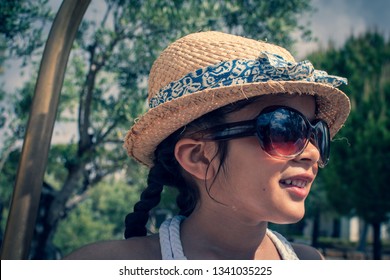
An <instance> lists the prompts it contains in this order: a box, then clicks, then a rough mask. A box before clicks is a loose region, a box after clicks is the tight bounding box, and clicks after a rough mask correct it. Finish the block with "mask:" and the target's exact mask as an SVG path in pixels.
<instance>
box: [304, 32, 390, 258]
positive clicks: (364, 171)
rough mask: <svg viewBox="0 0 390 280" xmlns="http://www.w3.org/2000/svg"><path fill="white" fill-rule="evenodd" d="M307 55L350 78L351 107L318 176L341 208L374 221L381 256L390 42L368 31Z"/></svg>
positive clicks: (387, 202) (389, 190) (386, 201)
mask: <svg viewBox="0 0 390 280" xmlns="http://www.w3.org/2000/svg"><path fill="white" fill-rule="evenodd" d="M309 59H310V60H311V61H312V62H313V63H314V64H315V65H316V66H317V67H318V68H324V69H327V70H329V72H331V73H335V74H337V75H340V76H344V77H347V78H348V80H349V84H350V85H349V86H348V87H345V88H343V90H344V91H345V92H346V93H347V94H348V95H349V97H350V98H351V103H352V111H351V114H350V117H349V119H348V120H347V122H346V124H345V127H344V128H343V129H342V130H341V132H340V134H339V135H338V136H337V138H336V139H335V140H334V143H333V146H332V160H331V162H330V164H329V167H327V168H326V169H324V170H323V172H321V174H320V178H321V179H320V180H322V181H323V182H324V183H325V184H326V188H327V190H328V198H329V200H330V202H331V203H332V205H333V206H334V207H335V209H337V210H338V212H339V213H341V214H343V215H358V216H359V217H361V218H362V219H363V220H364V221H366V222H367V223H369V224H371V225H372V228H373V232H374V238H373V242H374V245H373V257H374V259H380V258H381V242H380V240H381V239H380V226H381V224H382V223H384V222H386V221H387V220H388V218H389V214H390V187H389V185H388V181H389V179H390V177H389V170H390V165H389V163H388V161H387V158H388V157H389V156H390V80H389V74H390V42H389V41H388V40H385V38H384V37H383V36H382V35H381V34H378V33H377V32H367V33H366V34H363V35H361V36H359V37H353V36H352V37H350V38H349V39H348V40H347V41H346V43H345V45H344V46H343V47H342V48H341V49H340V50H336V49H334V48H330V49H329V50H327V51H325V52H318V53H315V54H313V55H311V56H310V58H309Z"/></svg>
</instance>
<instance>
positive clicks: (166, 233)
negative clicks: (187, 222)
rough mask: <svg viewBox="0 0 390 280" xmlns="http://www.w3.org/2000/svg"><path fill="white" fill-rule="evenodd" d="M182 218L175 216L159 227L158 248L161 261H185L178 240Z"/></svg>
mask: <svg viewBox="0 0 390 280" xmlns="http://www.w3.org/2000/svg"><path fill="white" fill-rule="evenodd" d="M184 219H185V217H184V216H175V217H173V218H172V219H168V220H166V221H164V222H163V223H162V224H161V226H160V231H159V234H160V246H161V255H162V259H163V260H186V259H187V258H186V257H185V256H184V253H183V246H182V244H181V240H180V224H181V222H182V221H183V220H184Z"/></svg>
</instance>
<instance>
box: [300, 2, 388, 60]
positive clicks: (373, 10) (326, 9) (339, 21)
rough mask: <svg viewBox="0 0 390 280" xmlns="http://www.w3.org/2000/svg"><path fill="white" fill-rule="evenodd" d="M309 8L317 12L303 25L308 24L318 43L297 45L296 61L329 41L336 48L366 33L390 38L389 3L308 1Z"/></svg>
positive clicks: (324, 45) (306, 19)
mask: <svg viewBox="0 0 390 280" xmlns="http://www.w3.org/2000/svg"><path fill="white" fill-rule="evenodd" d="M312 4H313V6H314V7H315V8H316V9H317V11H316V12H315V13H314V14H313V15H312V16H311V17H307V18H305V19H303V21H308V20H310V22H311V24H310V26H311V30H312V33H313V35H314V36H315V37H317V38H318V43H299V44H297V46H296V47H295V48H296V49H297V57H304V56H305V55H307V54H308V53H310V52H311V51H314V50H316V49H318V48H319V47H320V46H322V47H326V46H327V44H328V42H329V41H330V40H331V41H332V42H334V43H335V45H336V46H337V47H340V46H342V45H343V44H344V42H345V40H346V39H347V38H348V37H349V36H350V35H352V34H353V35H359V34H361V33H363V32H365V31H366V30H374V29H375V30H378V31H380V32H381V33H382V34H383V35H384V36H385V37H386V38H389V37H390V0H312Z"/></svg>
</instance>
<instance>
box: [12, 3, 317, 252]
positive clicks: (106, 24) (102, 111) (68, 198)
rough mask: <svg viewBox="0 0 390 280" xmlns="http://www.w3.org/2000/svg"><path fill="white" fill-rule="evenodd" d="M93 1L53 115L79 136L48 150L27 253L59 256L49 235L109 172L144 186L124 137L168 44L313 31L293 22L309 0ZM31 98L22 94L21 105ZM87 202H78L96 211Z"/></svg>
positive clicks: (288, 36) (282, 40) (289, 40)
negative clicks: (218, 33)
mask: <svg viewBox="0 0 390 280" xmlns="http://www.w3.org/2000/svg"><path fill="white" fill-rule="evenodd" d="M96 3H99V7H98V10H99V11H98V12H97V11H96V15H95V16H94V17H93V19H89V18H85V19H84V20H83V22H82V24H81V27H80V30H79V33H78V36H77V39H76V42H75V44H74V48H73V51H72V53H71V58H70V62H69V65H68V69H67V73H66V77H65V82H64V86H63V89H62V93H61V101H60V108H59V113H58V121H60V122H75V123H76V124H77V125H76V126H77V129H76V130H77V137H76V138H75V139H73V140H71V141H70V142H69V143H67V145H63V146H60V145H54V146H53V147H52V149H51V151H50V155H49V157H50V158H49V163H48V167H47V176H46V177H45V185H44V191H43V192H42V200H41V208H40V209H41V210H42V211H40V214H39V216H38V221H37V227H36V231H35V236H34V240H33V246H32V254H31V258H36V259H51V258H56V256H57V250H56V249H55V246H53V244H52V243H53V238H54V236H57V240H61V238H60V236H59V235H55V233H56V229H57V228H58V226H59V224H60V221H62V220H63V219H64V218H65V217H70V218H69V219H74V218H72V217H74V216H72V215H71V210H75V208H76V206H77V205H79V202H80V201H82V200H83V199H86V198H87V197H89V196H88V195H89V193H90V191H91V189H92V188H95V187H96V186H98V185H99V183H101V182H102V180H103V179H104V178H106V177H107V176H108V175H110V174H113V173H115V172H118V171H119V170H122V169H126V170H127V175H128V178H129V181H130V182H131V186H132V189H133V190H137V187H138V186H141V184H142V183H141V181H140V179H139V175H140V172H142V171H140V170H141V169H139V168H141V167H137V166H136V165H135V164H134V162H133V161H132V160H130V159H128V158H127V156H126V154H125V151H124V149H123V148H122V139H123V137H124V134H125V132H126V131H127V129H128V128H129V126H130V125H131V124H132V123H133V122H134V119H135V118H136V116H138V115H139V114H140V113H142V112H144V110H145V106H144V102H145V101H144V100H145V97H146V86H145V85H146V81H147V75H148V72H149V69H150V67H151V64H152V62H153V61H154V60H155V58H156V56H157V55H158V54H159V53H160V51H161V50H162V49H163V48H165V47H166V46H167V45H168V44H169V43H170V42H172V41H173V40H175V39H177V38H178V37H181V36H183V35H185V34H187V33H191V32H195V31H198V30H209V29H213V30H224V31H229V32H231V33H236V34H241V35H247V36H251V37H254V38H258V39H263V40H265V39H267V40H269V41H272V42H274V43H277V44H282V45H284V46H286V47H291V45H292V44H293V42H294V40H293V32H292V31H295V30H299V31H301V34H302V36H304V37H306V38H307V37H308V36H309V35H310V32H309V30H308V29H307V28H305V27H303V26H299V25H298V19H299V16H300V15H301V14H302V13H305V12H309V11H310V9H311V8H310V4H309V1H308V0H294V1H289V2H288V3H286V2H285V1H280V0H279V1H276V0H274V1H261V2H256V1H238V0H236V1H226V2H225V1H211V0H209V1H196V0H187V1H180V0H177V1H172V0H160V1H158V0H143V1H119V0H115V1H114V0H107V1H105V2H93V3H92V4H91V5H92V6H91V7H90V8H89V9H92V10H93V9H94V7H93V5H94V4H96ZM29 98H31V97H30V96H29V95H28V94H27V95H23V96H21V99H20V102H19V103H20V104H25V103H28V102H26V100H28V99H29ZM16 107H17V106H16ZM16 107H15V108H16ZM24 112H26V111H24ZM53 178H54V179H53ZM88 201H89V198H88ZM89 203H92V202H89ZM92 205H93V203H92V204H90V207H87V206H82V207H85V208H88V209H92V210H93V211H95V210H96V208H94V207H92ZM123 207H126V206H124V205H123ZM129 208H130V206H128V208H127V210H130V209H129ZM92 210H91V211H92ZM75 211H81V210H80V209H79V210H75ZM86 211H87V210H86ZM88 211H89V210H88ZM74 213H76V212H74ZM80 213H81V212H80ZM91 214H92V213H91ZM112 214H113V215H117V213H116V212H115V213H112ZM80 215H81V214H80ZM91 227H92V228H94V227H95V228H96V225H92V224H91ZM61 228H62V229H63V227H61ZM92 228H91V230H93V229H92ZM67 249H69V248H67Z"/></svg>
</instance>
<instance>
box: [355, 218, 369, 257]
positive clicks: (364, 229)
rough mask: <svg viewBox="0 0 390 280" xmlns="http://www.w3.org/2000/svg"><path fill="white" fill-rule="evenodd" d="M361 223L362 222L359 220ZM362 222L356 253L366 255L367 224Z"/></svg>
mask: <svg viewBox="0 0 390 280" xmlns="http://www.w3.org/2000/svg"><path fill="white" fill-rule="evenodd" d="M360 221H362V220H360ZM362 222H363V227H362V228H361V229H360V228H359V230H361V231H360V236H359V245H358V248H357V249H358V251H360V252H363V253H364V254H366V245H367V232H368V224H367V223H366V222H365V221H362Z"/></svg>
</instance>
